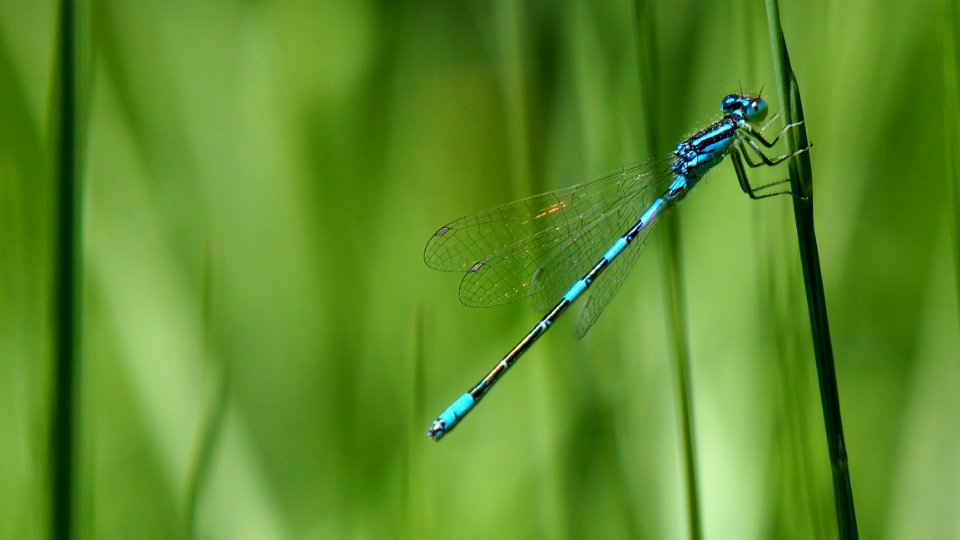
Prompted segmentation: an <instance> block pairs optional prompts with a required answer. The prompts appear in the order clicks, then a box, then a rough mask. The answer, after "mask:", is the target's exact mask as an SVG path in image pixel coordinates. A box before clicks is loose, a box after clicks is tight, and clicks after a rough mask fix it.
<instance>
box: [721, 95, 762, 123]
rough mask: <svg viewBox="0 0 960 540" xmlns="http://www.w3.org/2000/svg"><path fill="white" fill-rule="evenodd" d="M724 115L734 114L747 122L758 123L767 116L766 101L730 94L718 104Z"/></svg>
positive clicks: (759, 98) (760, 98)
mask: <svg viewBox="0 0 960 540" xmlns="http://www.w3.org/2000/svg"><path fill="white" fill-rule="evenodd" d="M720 110H721V111H723V112H724V114H735V115H737V116H740V117H742V118H743V119H744V120H746V121H747V122H759V121H761V120H763V119H764V118H766V116H767V100H765V99H763V98H762V97H759V96H758V97H750V96H744V95H740V94H730V95H729V96H727V97H725V98H723V101H721V102H720Z"/></svg>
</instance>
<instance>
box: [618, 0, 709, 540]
mask: <svg viewBox="0 0 960 540" xmlns="http://www.w3.org/2000/svg"><path fill="white" fill-rule="evenodd" d="M634 9H635V16H636V26H637V34H638V35H637V48H638V50H637V55H638V64H639V65H638V67H639V70H640V73H639V75H640V81H641V85H640V90H641V93H642V94H643V109H644V120H645V123H644V125H645V126H646V132H647V147H648V150H649V152H648V155H659V154H660V151H661V148H660V143H659V129H658V128H659V126H660V122H659V121H658V119H659V117H658V111H660V110H662V109H660V108H659V107H658V105H659V103H660V100H659V96H658V95H657V89H656V88H657V86H656V85H655V84H652V81H656V80H659V77H658V76H657V75H658V74H659V73H658V71H659V69H658V65H657V54H656V40H655V35H654V33H653V32H654V29H653V21H652V13H651V6H650V5H649V4H647V2H645V1H644V0H636V1H635V2H634ZM661 219H662V221H663V223H661V227H662V228H663V229H665V232H664V233H663V234H664V238H665V242H664V248H665V250H666V254H665V257H664V272H665V273H666V278H667V289H666V292H667V295H666V303H667V310H668V311H669V313H670V321H671V325H670V330H671V334H672V336H673V344H674V347H673V350H674V351H673V352H674V362H675V364H676V371H677V389H678V391H677V393H678V398H679V400H680V432H681V436H682V437H683V441H682V446H683V464H684V471H685V473H686V474H685V476H686V484H687V519H688V521H689V530H690V538H692V539H694V540H698V539H699V538H702V537H703V531H702V526H703V525H702V521H701V517H700V489H699V486H698V482H697V454H696V444H695V440H694V435H693V397H692V395H691V392H690V347H689V345H688V341H687V327H686V319H685V318H684V316H683V310H682V306H685V305H686V297H685V294H684V288H683V280H682V279H681V276H682V275H683V259H682V257H681V256H680V249H679V246H680V224H679V222H678V221H677V219H676V216H675V215H667V216H664V217H663V218H661Z"/></svg>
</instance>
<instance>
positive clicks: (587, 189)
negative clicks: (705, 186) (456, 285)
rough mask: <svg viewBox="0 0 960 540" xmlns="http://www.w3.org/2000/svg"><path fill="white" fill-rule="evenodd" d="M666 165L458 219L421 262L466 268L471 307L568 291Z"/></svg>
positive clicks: (629, 170) (463, 289) (633, 169)
mask: <svg viewBox="0 0 960 540" xmlns="http://www.w3.org/2000/svg"><path fill="white" fill-rule="evenodd" d="M666 170H667V163H666V160H659V161H651V162H643V163H638V164H633V165H628V166H626V167H623V168H621V169H619V170H617V171H615V172H613V173H611V174H607V175H605V176H602V177H600V178H598V179H596V180H593V181H591V182H588V183H585V184H579V185H575V186H572V187H568V188H564V189H560V190H557V191H552V192H548V193H543V194H540V195H535V196H533V197H529V198H526V199H522V200H519V201H514V202H511V203H507V204H504V205H502V206H499V207H496V208H493V209H491V210H486V211H483V212H480V213H478V214H473V215H470V216H466V217H463V218H460V219H458V220H456V221H453V222H451V223H449V224H447V225H445V226H444V227H441V228H440V229H439V230H438V231H437V232H436V233H435V234H434V235H433V237H431V239H430V240H429V241H428V242H427V246H426V249H425V250H424V261H425V262H426V263H427V265H428V266H430V267H431V268H434V269H437V270H444V271H462V272H465V274H464V277H463V280H462V282H461V284H460V300H461V302H463V303H464V304H465V305H468V306H471V307H488V306H495V305H501V304H506V303H511V302H515V301H517V300H520V299H523V298H527V297H529V296H530V295H531V294H534V292H535V291H555V290H558V289H562V290H566V287H569V286H570V283H572V282H573V281H575V280H576V277H577V276H576V275H575V274H577V273H582V272H583V271H584V268H583V267H584V265H586V264H589V263H588V262H584V259H585V258H587V257H588V256H597V255H598V254H599V250H600V249H601V248H599V247H598V248H597V249H596V250H593V249H592V247H593V246H598V245H599V243H600V242H607V241H609V239H610V237H611V236H614V235H615V234H617V233H619V232H621V231H617V232H616V233H612V232H611V230H612V229H613V228H615V227H617V226H620V225H621V223H623V222H626V221H627V218H626V216H627V215H629V214H632V213H636V212H640V211H642V205H641V203H640V201H642V200H644V199H646V198H649V197H650V194H651V193H653V192H654V189H655V186H656V181H657V180H658V178H659V177H660V176H663V175H661V174H658V173H661V172H664V171H666ZM601 237H602V238H601ZM551 261H553V262H556V263H558V264H559V263H560V262H563V265H562V266H563V268H562V271H554V272H551V271H550V268H549V267H548V264H549V263H550V262H551ZM571 276H572V277H571ZM562 290H561V292H560V293H558V294H557V296H555V297H553V298H551V300H556V298H557V297H559V295H560V294H562Z"/></svg>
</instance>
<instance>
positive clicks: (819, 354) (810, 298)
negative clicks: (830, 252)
mask: <svg viewBox="0 0 960 540" xmlns="http://www.w3.org/2000/svg"><path fill="white" fill-rule="evenodd" d="M767 23H768V26H769V29H770V42H771V48H772V50H773V61H774V68H775V71H776V74H777V89H778V91H779V94H780V103H781V104H782V110H783V114H784V121H785V122H786V123H793V122H801V121H803V106H802V104H801V102H800V88H799V85H798V84H797V79H796V76H795V75H794V73H793V69H792V68H791V66H790V57H789V55H788V54H787V44H786V40H785V39H784V37H783V29H782V28H781V26H780V5H779V1H778V0H767ZM786 140H787V146H788V149H789V150H791V151H792V150H795V149H797V148H802V147H805V146H807V145H808V141H807V133H806V129H804V126H803V125H801V126H800V128H799V129H797V130H796V131H793V130H789V131H787V134H786ZM789 170H790V186H791V190H792V191H793V193H794V197H793V213H794V219H795V221H796V225H797V239H798V242H799V247H800V264H801V270H802V272H803V282H804V288H805V290H806V296H807V311H808V315H809V317H810V329H811V333H812V337H813V349H814V356H815V359H816V363H817V379H818V381H819V384H820V402H821V407H822V408H823V421H824V427H825V428H826V435H827V451H828V453H829V456H830V464H831V468H832V470H833V492H834V499H835V500H834V502H835V505H836V513H837V529H838V531H839V534H840V538H843V539H849V538H857V537H858V535H857V519H856V514H855V512H854V506H853V490H852V488H851V486H850V469H849V464H848V462H847V449H846V443H845V442H844V437H843V424H842V422H841V421H840V396H839V394H838V391H837V376H836V370H835V367H834V360H833V347H832V345H831V343H830V325H829V323H828V322H827V304H826V298H825V295H824V291H823V276H822V275H821V273H820V256H819V253H818V251H817V237H816V233H815V231H814V226H813V177H812V173H811V167H810V154H809V153H808V152H807V153H803V154H800V155H799V156H798V157H797V158H795V159H791V160H790V162H789Z"/></svg>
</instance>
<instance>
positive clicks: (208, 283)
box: [183, 248, 230, 539]
mask: <svg viewBox="0 0 960 540" xmlns="http://www.w3.org/2000/svg"><path fill="white" fill-rule="evenodd" d="M217 272H218V268H217V266H216V261H215V260H214V256H213V254H212V253H211V250H210V249H209V248H208V249H207V250H206V255H205V258H204V265H203V283H202V297H201V298H202V301H201V309H202V310H203V355H204V357H206V360H207V362H208V364H207V365H208V367H209V368H213V370H212V371H213V373H215V376H216V377H217V378H218V379H219V380H218V381H217V382H218V384H217V389H216V393H215V394H214V397H213V400H212V402H211V404H210V409H209V410H208V411H207V414H206V416H205V418H204V423H203V425H202V426H201V430H200V438H199V440H198V444H197V449H196V452H195V453H194V461H193V464H192V465H191V467H190V473H189V475H188V476H187V490H186V496H185V497H184V504H185V510H184V520H183V524H184V538H187V539H190V538H196V537H197V536H198V534H197V530H196V520H197V506H198V504H199V501H200V495H201V494H202V493H203V489H204V487H205V486H206V484H207V480H208V479H209V478H210V474H211V469H212V468H213V458H214V455H215V450H216V448H217V445H218V443H219V441H220V435H221V433H222V432H223V422H224V417H225V416H226V411H227V397H228V396H229V390H230V370H229V365H228V364H227V362H226V360H224V362H223V363H222V364H220V365H215V364H214V362H213V360H214V358H215V356H214V326H213V321H214V319H213V314H214V304H213V302H214V292H215V290H214V283H215V282H216V281H217ZM225 358H226V357H225Z"/></svg>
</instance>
